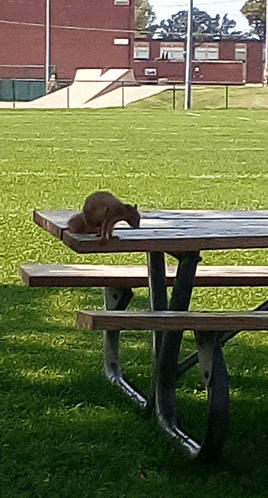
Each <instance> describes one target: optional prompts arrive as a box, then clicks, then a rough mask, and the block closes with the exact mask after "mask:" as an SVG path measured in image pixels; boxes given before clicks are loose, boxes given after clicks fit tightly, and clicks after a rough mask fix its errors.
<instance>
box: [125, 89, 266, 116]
mask: <svg viewBox="0 0 268 498" xmlns="http://www.w3.org/2000/svg"><path fill="white" fill-rule="evenodd" d="M175 88H176V97H175V108H176V109H178V110H182V109H184V85H177V86H175ZM191 95H192V98H191V107H192V110H194V111H199V110H204V109H217V110H219V109H226V107H228V108H229V109H256V110H259V109H266V110H267V109H268V88H267V87H264V86H228V96H226V86H198V85H197V86H195V85H192V90H191ZM129 107H132V108H135V109H141V110H144V109H152V108H154V109H172V107H173V91H172V90H167V91H163V92H162V93H159V94H157V95H153V96H152V97H149V98H147V99H145V100H140V101H137V102H133V103H132V104H130V106H129Z"/></svg>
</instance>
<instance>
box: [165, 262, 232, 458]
mask: <svg viewBox="0 0 268 498" xmlns="http://www.w3.org/2000/svg"><path fill="white" fill-rule="evenodd" d="M178 259H179V266H178V274H177V278H176V282H175V286H174V290H173V295H172V299H171V303H170V309H171V310H177V311H186V310H187V309H188V306H189V302H190V298H191V292H192V287H193V281H194V276H195V271H196V266H197V263H198V260H199V256H198V254H197V253H187V254H184V255H182V254H181V255H178ZM181 340H182V333H177V334H174V333H165V334H164V335H163V338H162V346H161V350H160V352H159V355H158V359H157V368H156V382H155V404H156V416H157V419H158V422H159V424H160V425H161V426H162V427H163V428H164V429H165V431H166V432H167V433H168V434H169V435H170V436H171V437H173V438H174V439H176V440H178V441H179V442H180V444H181V445H182V447H183V448H184V450H185V451H186V453H187V454H188V455H189V456H191V457H192V458H199V459H202V460H205V461H209V460H215V459H216V458H217V457H218V456H219V454H220V452H221V449H222V446H223V443H224V440H225V437H226V430H227V423H228V376H227V372H226V368H225V364H224V360H223V357H222V352H221V344H220V341H219V338H218V336H217V335H215V334H211V335H210V334H208V335H207V336H204V335H202V336H200V335H199V334H197V341H198V344H199V345H198V357H199V363H200V369H201V374H202V377H203V382H204V383H205V385H206V386H207V389H208V395H209V415H208V422H207V428H206V433H205V436H204V438H203V440H202V442H201V443H198V442H196V441H195V440H194V439H193V438H191V437H189V436H188V435H187V434H186V433H185V432H184V431H183V430H182V428H181V426H180V423H179V421H178V417H177V410H176V399H175V387H176V380H177V377H178V370H177V360H178V355H179V351H180V347H181Z"/></svg>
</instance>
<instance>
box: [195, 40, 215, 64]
mask: <svg viewBox="0 0 268 498" xmlns="http://www.w3.org/2000/svg"><path fill="white" fill-rule="evenodd" d="M194 58H195V59H196V60H198V61H208V60H217V59H218V58H219V47H218V45H217V44H213V45H209V44H202V45H199V46H198V47H195V51H194Z"/></svg>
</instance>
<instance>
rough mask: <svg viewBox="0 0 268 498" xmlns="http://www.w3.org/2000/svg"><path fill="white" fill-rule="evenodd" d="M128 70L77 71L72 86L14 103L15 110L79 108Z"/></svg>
mask: <svg viewBox="0 0 268 498" xmlns="http://www.w3.org/2000/svg"><path fill="white" fill-rule="evenodd" d="M128 71H129V70H128V69H109V70H108V71H106V72H103V71H102V69H78V70H77V72H76V75H75V79H74V82H73V84H72V85H70V86H69V87H65V88H62V89H60V90H57V91H56V92H52V93H49V94H48V95H45V96H44V97H40V98H39V99H36V100H33V101H32V102H16V108H27V109H66V107H69V108H80V107H82V106H83V104H85V103H86V102H88V101H89V100H91V99H92V98H94V97H95V96H96V95H99V94H101V92H103V91H104V90H105V89H106V88H107V87H109V86H110V85H112V84H113V83H114V82H115V81H118V80H119V79H120V78H122V77H124V75H126V73H127V72H128Z"/></svg>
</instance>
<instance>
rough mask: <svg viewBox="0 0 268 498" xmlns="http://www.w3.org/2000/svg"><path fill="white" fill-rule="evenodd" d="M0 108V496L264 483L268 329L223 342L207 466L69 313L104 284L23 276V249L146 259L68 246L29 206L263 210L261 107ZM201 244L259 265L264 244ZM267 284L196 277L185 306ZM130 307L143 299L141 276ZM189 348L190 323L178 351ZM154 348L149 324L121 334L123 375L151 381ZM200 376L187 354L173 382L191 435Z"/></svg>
mask: <svg viewBox="0 0 268 498" xmlns="http://www.w3.org/2000/svg"><path fill="white" fill-rule="evenodd" d="M170 97H171V96H170ZM161 98H162V99H164V97H163V96H162V97H161ZM0 117H1V137H0V142H1V153H0V164H1V183H2V185H1V191H0V196H1V214H0V236H1V246H0V265H1V285H0V294H1V296H0V309H1V315H0V321H1V330H0V341H1V350H0V379H1V382H0V386H1V410H0V418H1V420H0V435H1V461H0V489H1V488H2V489H1V491H2V493H1V496H3V497H5V498H17V497H18V496H21V497H23V498H28V497H29V498H30V497H31V498H48V497H49V498H50V497H52V498H61V497H62V498H63V497H66V498H73V497H76V496H78V497H79V498H86V497H90V498H91V497H92V498H93V497H94V498H95V497H96V498H124V497H126V498H144V497H146V498H150V497H152V498H173V497H177V496H178V497H183V498H184V497H187V498H192V497H193V498H196V497H202V498H203V497H206V498H207V497H209V498H222V497H228V498H240V497H242V496H243V498H247V497H250V498H252V497H256V498H257V497H264V496H267V484H266V477H265V476H266V467H267V452H268V433H267V417H268V390H267V388H268V380H267V379H268V378H267V373H268V366H267V350H268V349H267V346H268V334H267V333H249V332H244V333H242V334H240V335H239V336H237V337H236V338H235V339H233V341H232V342H230V343H229V344H227V345H226V346H225V348H224V354H225V358H226V363H227V366H228V372H229V374H230V399H231V406H230V424H229V431H230V435H229V438H228V441H227V443H226V445H225V448H224V451H223V454H222V457H221V459H220V462H219V464H218V465H215V466H209V467H208V466H200V465H197V464H196V463H194V462H190V461H188V459H186V458H185V457H184V455H183V454H182V452H181V449H180V448H177V447H176V446H174V445H173V444H172V443H171V442H170V441H169V440H167V439H166V438H165V436H164V434H162V432H161V430H160V429H158V428H157V425H156V422H155V420H154V419H151V418H149V419H148V418H147V419H146V418H144V415H143V414H142V413H141V412H140V411H139V410H138V409H137V408H135V407H134V406H133V405H132V404H131V403H130V402H129V401H128V400H125V399H124V398H123V397H121V395H120V394H119V393H117V392H116V391H113V389H112V388H111V387H110V385H109V383H108V382H107V381H106V380H105V378H104V376H103V374H102V372H101V368H102V341H101V337H100V336H99V335H97V334H93V333H89V332H85V331H82V330H77V328H76V324H75V317H76V312H77V311H78V310H79V309H82V308H85V307H88V308H96V309H98V308H101V307H102V306H103V296H102V292H101V290H85V289H45V288H44V289H38V288H36V289H29V288H26V287H25V286H24V285H23V284H22V283H21V281H20V279H19V277H18V267H19V265H20V264H23V263H30V262H35V263H38V262H39V263H49V262H50V263H74V262H76V263H81V262H88V263H96V264H98V263H103V264H113V263H118V264H126V263H134V262H135V263H145V255H143V254H137V255H135V257H133V255H132V256H131V255H127V254H126V255H120V254H119V255H103V256H102V255H90V256H79V255H76V254H75V253H72V252H71V251H70V250H69V249H68V248H66V247H64V246H63V245H62V244H61V243H60V242H59V241H58V240H56V239H54V238H53V237H51V236H50V235H49V234H48V233H45V232H44V231H42V230H41V229H40V228H38V227H37V226H36V225H34V224H33V222H32V212H33V209H61V208H80V207H81V206H82V204H83V201H84V199H85V197H86V196H87V195H89V194H90V193H92V192H94V191H96V190H100V189H101V190H108V191H111V192H112V193H113V194H114V195H116V196H117V197H119V198H120V199H121V200H122V201H123V202H129V203H136V202H137V203H138V206H139V208H140V209H145V208H147V209H154V208H155V209H157V208H166V209H171V208H172V209H268V194H267V192H268V164H267V157H268V144H267V136H268V114H267V112H266V111H265V110H248V109H240V110H234V109H230V110H229V111H226V110H196V109H194V110H192V111H191V112H187V113H183V112H181V111H179V108H178V110H176V111H175V112H174V111H172V110H171V107H170V108H169V107H168V106H167V105H166V101H165V100H163V101H162V104H161V105H159V108H158V109H157V108H152V107H151V108H150V107H149V104H147V103H143V105H142V104H141V103H136V104H135V105H134V104H133V105H131V106H129V107H128V108H126V109H124V110H122V109H106V110H99V111H90V110H72V111H68V110H64V111H60V110H58V111H49V110H48V111H26V110H23V111H19V110H15V111H13V110H2V111H1V114H0ZM202 257H203V263H204V264H245V265H246V264H252V265H262V264H263V265H265V264H267V260H268V252H267V251H264V250H263V251H256V250H254V251H237V250H236V251H221V252H217V253H214V252H204V253H203V254H202ZM170 260H171V258H170ZM266 299H267V291H266V290H265V289H243V290H242V289H233V290H230V289H209V290H205V289H195V290H194V292H193V299H192V304H191V309H195V310H199V309H210V310H213V309H217V310H220V309H232V310H235V309H240V310H241V309H252V308H254V307H255V306H257V305H258V304H260V303H261V302H263V301H264V300H266ZM133 307H135V308H136V309H139V308H140V309H142V308H146V307H147V292H146V291H145V290H139V291H137V292H136V295H135V298H134V301H133ZM193 348H194V342H193V338H192V335H190V334H189V335H186V338H185V341H184V351H191V350H192V349H193ZM150 353H151V343H150V337H149V334H148V335H147V334H143V333H137V332H133V334H130V333H126V334H125V335H123V337H122V364H123V365H125V372H126V376H127V377H128V379H129V380H130V381H132V382H134V383H136V384H137V385H139V386H141V390H143V391H144V392H145V393H146V390H147V387H148V385H149V383H150V372H151V354H150ZM198 382H199V376H198V370H197V369H192V370H191V371H190V372H189V373H188V374H187V375H186V376H185V378H184V379H183V381H181V383H180V385H179V386H178V387H179V388H178V410H179V413H181V418H182V421H183V423H185V425H186V427H187V428H188V429H189V430H192V431H193V435H194V436H195V435H196V436H198V433H199V430H198V428H199V425H200V426H201V425H202V421H203V417H204V402H205V400H204V393H203V392H199V391H198V390H197V389H196V387H197V386H198Z"/></svg>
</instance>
